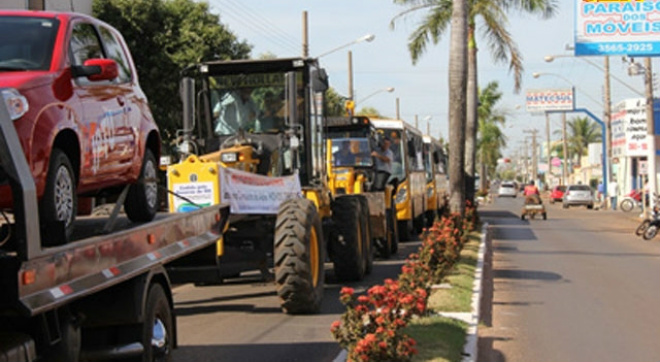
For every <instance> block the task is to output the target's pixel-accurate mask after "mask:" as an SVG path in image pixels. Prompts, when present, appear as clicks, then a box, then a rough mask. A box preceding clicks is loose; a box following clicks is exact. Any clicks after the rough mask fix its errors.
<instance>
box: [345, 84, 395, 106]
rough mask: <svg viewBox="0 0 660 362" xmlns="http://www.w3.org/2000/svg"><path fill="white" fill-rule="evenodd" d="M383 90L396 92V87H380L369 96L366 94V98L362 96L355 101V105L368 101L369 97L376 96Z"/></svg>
mask: <svg viewBox="0 0 660 362" xmlns="http://www.w3.org/2000/svg"><path fill="white" fill-rule="evenodd" d="M382 92H388V93H392V92H394V87H387V88H383V89H379V90H377V91H375V92H373V93H371V94H369V95H368V96H366V97H364V98H361V99H359V100H357V101H356V102H355V105H357V104H358V103H363V102H364V101H366V100H367V99H369V98H371V97H373V96H375V95H376V94H378V93H382Z"/></svg>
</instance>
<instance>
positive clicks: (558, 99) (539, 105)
mask: <svg viewBox="0 0 660 362" xmlns="http://www.w3.org/2000/svg"><path fill="white" fill-rule="evenodd" d="M525 99H526V101H525V107H526V109H527V111H528V112H545V111H572V110H573V109H574V108H575V97H574V96H573V89H571V88H567V89H530V90H528V91H527V92H526V93H525Z"/></svg>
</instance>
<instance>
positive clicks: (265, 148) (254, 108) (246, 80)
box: [179, 58, 328, 186]
mask: <svg viewBox="0 0 660 362" xmlns="http://www.w3.org/2000/svg"><path fill="white" fill-rule="evenodd" d="M327 87H328V80H327V76H326V74H325V72H324V70H323V69H321V68H320V67H319V66H318V64H317V62H316V60H314V59H301V58H289V59H270V60H235V61H214V62H206V63H202V64H199V65H197V66H195V67H193V68H191V69H188V70H187V72H186V77H185V78H184V79H183V87H182V90H183V91H182V99H183V103H184V125H183V130H182V131H181V138H182V142H181V143H180V146H179V153H180V154H181V155H182V156H183V157H185V156H186V154H190V153H194V154H197V155H203V156H202V157H200V158H202V159H204V160H213V161H220V162H223V163H224V164H225V165H227V166H229V167H233V168H238V169H241V170H244V171H248V172H253V173H259V174H263V175H268V176H283V175H291V174H294V173H296V172H298V173H299V176H300V180H301V184H302V185H303V186H305V185H309V184H312V183H314V182H315V180H320V179H321V178H322V175H324V174H325V170H324V168H325V164H324V162H323V160H324V157H325V154H324V152H325V145H324V143H323V140H322V134H321V132H320V130H321V127H322V120H323V114H324V112H323V103H324V92H325V90H326V89H327Z"/></svg>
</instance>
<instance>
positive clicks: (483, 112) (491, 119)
mask: <svg viewBox="0 0 660 362" xmlns="http://www.w3.org/2000/svg"><path fill="white" fill-rule="evenodd" d="M498 87H499V84H498V83H497V82H490V83H488V85H487V86H486V88H484V89H483V90H481V91H480V92H479V108H478V110H477V113H478V115H479V139H478V142H477V148H478V150H479V155H480V156H479V161H480V163H481V171H480V172H479V173H480V175H481V183H480V185H479V188H480V189H481V190H485V189H486V179H487V178H489V177H492V176H493V175H494V173H495V169H496V167H497V160H498V159H499V158H501V157H502V153H501V150H502V148H503V147H505V146H506V136H505V135H504V133H503V132H502V130H501V129H500V127H499V126H500V125H503V124H504V122H505V120H506V117H505V115H504V113H503V112H501V111H499V110H498V109H496V108H495V105H496V104H497V102H499V101H500V99H501V98H502V92H500V91H499V90H498Z"/></svg>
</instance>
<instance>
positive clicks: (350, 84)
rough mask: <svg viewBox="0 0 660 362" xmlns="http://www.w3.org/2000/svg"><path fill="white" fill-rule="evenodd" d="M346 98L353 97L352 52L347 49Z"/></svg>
mask: <svg viewBox="0 0 660 362" xmlns="http://www.w3.org/2000/svg"><path fill="white" fill-rule="evenodd" d="M348 99H350V100H354V98H353V52H352V51H350V50H349V51H348Z"/></svg>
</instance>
